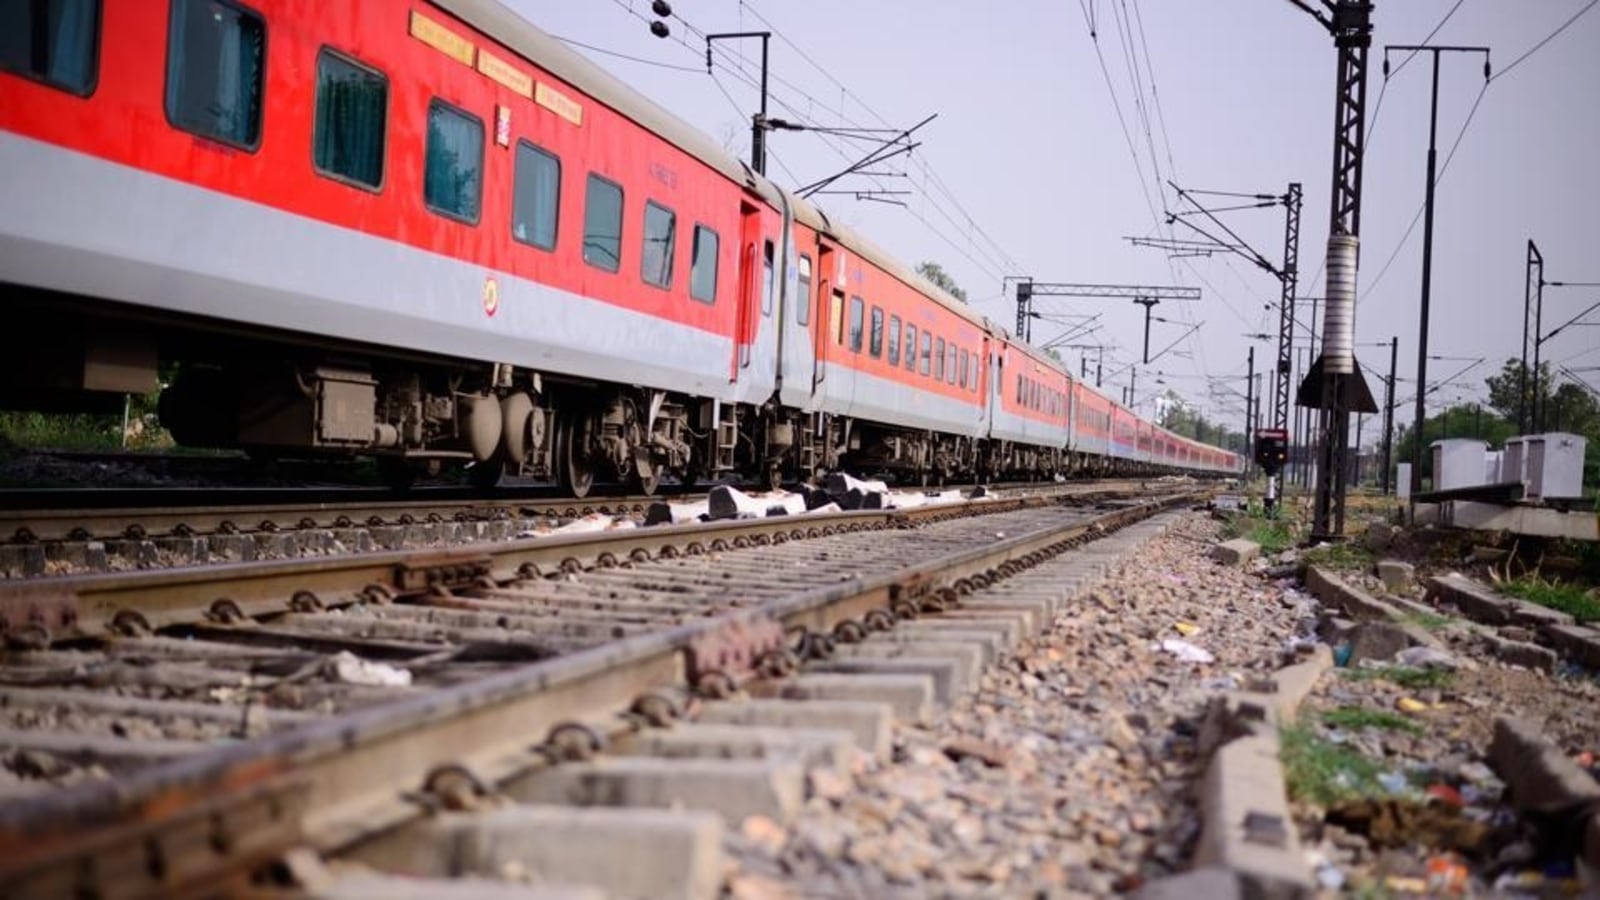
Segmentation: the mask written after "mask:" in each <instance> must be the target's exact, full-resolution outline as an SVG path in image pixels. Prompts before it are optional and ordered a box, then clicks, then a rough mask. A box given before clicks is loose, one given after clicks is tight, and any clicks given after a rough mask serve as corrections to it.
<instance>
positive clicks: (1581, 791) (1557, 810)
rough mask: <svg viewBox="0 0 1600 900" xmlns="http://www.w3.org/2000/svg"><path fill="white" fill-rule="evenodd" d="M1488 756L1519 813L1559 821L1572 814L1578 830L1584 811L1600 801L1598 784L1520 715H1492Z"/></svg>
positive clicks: (1572, 822)
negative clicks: (1492, 728) (1492, 734)
mask: <svg viewBox="0 0 1600 900" xmlns="http://www.w3.org/2000/svg"><path fill="white" fill-rule="evenodd" d="M1488 756H1489V764H1490V765H1492V766H1493V767H1494V770H1495V774H1497V775H1499V776H1500V779H1501V780H1502V781H1504V782H1505V783H1506V787H1507V788H1508V789H1509V795H1510V797H1511V801H1512V803H1513V804H1514V805H1515V806H1516V808H1517V810H1518V811H1519V812H1522V813H1538V814H1541V815H1543V816H1546V817H1552V818H1554V819H1556V820H1559V819H1560V818H1561V817H1571V818H1572V821H1571V823H1570V824H1571V826H1572V827H1573V829H1574V830H1575V829H1577V828H1581V827H1583V824H1584V823H1583V818H1584V817H1585V816H1584V815H1583V814H1585V813H1587V812H1590V811H1592V810H1593V808H1594V805H1595V804H1596V803H1600V784H1596V783H1595V780H1594V779H1593V778H1591V777H1590V776H1589V773H1588V772H1585V771H1584V770H1583V769H1582V768H1581V767H1580V766H1579V765H1578V764H1577V763H1576V762H1575V761H1573V760H1572V759H1571V758H1570V757H1568V756H1567V755H1566V754H1565V753H1563V752H1561V749H1560V748H1559V747H1557V746H1556V745H1554V744H1552V743H1551V742H1550V741H1548V740H1546V739H1545V737H1544V735H1543V734H1541V733H1540V732H1539V729H1537V728H1535V727H1534V726H1533V725H1531V724H1529V723H1528V722H1526V721H1523V720H1522V719H1517V718H1513V717H1511V716H1500V717H1498V718H1496V719H1495V720H1494V737H1493V739H1491V740H1490V742H1489V754H1488ZM1568 833H1575V831H1574V832H1568Z"/></svg>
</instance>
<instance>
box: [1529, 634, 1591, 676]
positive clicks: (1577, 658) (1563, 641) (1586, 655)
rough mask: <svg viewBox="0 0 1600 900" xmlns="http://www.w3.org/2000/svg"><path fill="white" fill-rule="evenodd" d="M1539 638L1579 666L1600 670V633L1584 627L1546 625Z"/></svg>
mask: <svg viewBox="0 0 1600 900" xmlns="http://www.w3.org/2000/svg"><path fill="white" fill-rule="evenodd" d="M1539 636H1540V637H1542V638H1544V639H1545V640H1546V641H1547V642H1549V643H1550V645H1551V646H1553V647H1555V648H1556V650H1558V651H1560V652H1561V653H1562V654H1563V655H1565V656H1566V657H1568V658H1569V659H1571V660H1572V661H1573V662H1575V663H1577V664H1578V665H1580V666H1584V667H1586V668H1590V669H1600V631H1596V630H1594V629H1593V628H1589V627H1587V626H1584V625H1546V626H1545V627H1543V628H1541V629H1539Z"/></svg>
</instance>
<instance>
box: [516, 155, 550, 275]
mask: <svg viewBox="0 0 1600 900" xmlns="http://www.w3.org/2000/svg"><path fill="white" fill-rule="evenodd" d="M560 213H561V160H559V159H556V157H555V156H554V155H553V154H551V153H549V152H547V151H545V150H541V149H540V148H538V147H535V146H534V145H532V144H530V143H528V142H527V141H520V142H518V144H517V172H516V176H515V180H514V183H513V184H512V186H511V236H512V237H513V238H516V239H517V240H519V241H521V242H522V243H524V244H532V245H533V246H535V247H539V248H541V249H544V250H554V249H555V248H556V222H557V221H559V219H560Z"/></svg>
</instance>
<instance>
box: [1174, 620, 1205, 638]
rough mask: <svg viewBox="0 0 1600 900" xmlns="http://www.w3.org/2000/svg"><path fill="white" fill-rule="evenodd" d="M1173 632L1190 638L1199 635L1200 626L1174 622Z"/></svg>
mask: <svg viewBox="0 0 1600 900" xmlns="http://www.w3.org/2000/svg"><path fill="white" fill-rule="evenodd" d="M1172 630H1173V631H1176V632H1177V633H1179V634H1181V635H1183V636H1184V637H1189V636H1190V635H1192V634H1199V633H1200V626H1199V625H1196V624H1194V623H1193V622H1173V623H1172Z"/></svg>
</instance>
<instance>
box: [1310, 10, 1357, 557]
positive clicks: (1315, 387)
mask: <svg viewBox="0 0 1600 900" xmlns="http://www.w3.org/2000/svg"><path fill="white" fill-rule="evenodd" d="M1290 2H1292V3H1294V4H1295V5H1296V6H1298V7H1300V9H1302V10H1304V11H1305V12H1307V13H1309V14H1310V15H1311V16H1312V17H1313V18H1315V19H1316V20H1317V21H1318V22H1319V23H1321V24H1322V26H1323V27H1324V28H1326V29H1327V30H1328V32H1329V33H1330V34H1332V35H1333V42H1334V46H1335V47H1336V48H1337V50H1338V62H1337V75H1336V91H1335V99H1334V112H1333V187H1332V191H1331V194H1332V196H1331V197H1330V198H1329V204H1328V208H1329V216H1328V218H1329V223H1328V224H1329V227H1328V253H1327V264H1326V269H1327V273H1328V290H1327V298H1326V305H1325V307H1324V312H1323V328H1322V356H1321V357H1320V358H1318V359H1317V360H1316V361H1315V362H1314V363H1312V366H1311V371H1310V372H1309V373H1308V374H1307V376H1306V381H1305V383H1303V384H1302V385H1301V388H1300V396H1299V401H1300V402H1301V403H1302V404H1305V405H1308V406H1315V407H1316V408H1318V409H1320V410H1321V414H1320V416H1319V417H1318V418H1319V422H1318V425H1319V427H1318V431H1319V433H1320V436H1321V446H1320V450H1319V452H1318V460H1319V468H1318V472H1317V497H1316V505H1315V508H1314V509H1315V512H1314V515H1313V519H1312V524H1311V537H1312V539H1313V540H1328V539H1331V538H1334V537H1337V536H1339V535H1341V534H1343V533H1344V499H1345V498H1344V495H1345V467H1344V456H1345V450H1346V445H1347V444H1348V443H1349V433H1350V411H1351V410H1352V409H1359V410H1362V411H1365V412H1376V411H1377V405H1376V404H1375V403H1373V402H1372V392H1371V391H1370V390H1369V389H1368V388H1367V384H1366V381H1365V379H1363V378H1362V377H1361V370H1360V369H1359V368H1357V367H1356V363H1355V348H1354V346H1353V345H1354V343H1355V296H1356V265H1357V255H1356V254H1357V248H1358V247H1359V236H1360V234H1361V160H1362V154H1363V152H1364V151H1365V148H1366V106H1367V51H1368V49H1369V48H1370V47H1371V46H1372V4H1371V3H1370V2H1368V0H1323V6H1324V7H1326V9H1327V11H1328V15H1326V16H1324V15H1323V14H1322V13H1321V12H1319V11H1318V10H1316V9H1313V8H1312V7H1311V5H1310V4H1309V3H1307V2H1306V0H1290Z"/></svg>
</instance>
